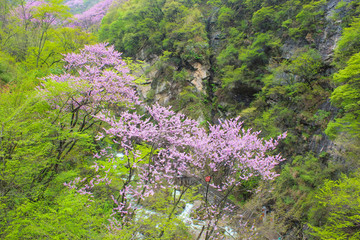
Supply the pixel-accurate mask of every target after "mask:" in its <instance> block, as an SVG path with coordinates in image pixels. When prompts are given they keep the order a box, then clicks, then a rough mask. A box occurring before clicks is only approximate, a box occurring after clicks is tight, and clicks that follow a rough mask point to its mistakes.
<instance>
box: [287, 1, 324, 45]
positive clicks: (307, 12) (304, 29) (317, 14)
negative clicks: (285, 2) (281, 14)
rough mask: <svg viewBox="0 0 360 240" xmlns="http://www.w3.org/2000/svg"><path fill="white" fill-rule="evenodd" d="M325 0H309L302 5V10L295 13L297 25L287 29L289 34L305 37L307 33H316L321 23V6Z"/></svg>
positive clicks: (294, 36) (322, 11) (322, 12)
mask: <svg viewBox="0 0 360 240" xmlns="http://www.w3.org/2000/svg"><path fill="white" fill-rule="evenodd" d="M325 4H326V0H319V1H314V0H313V1H311V3H309V4H305V5H303V6H302V10H301V11H300V12H299V13H298V14H297V15H296V23H297V27H294V28H290V29H289V35H290V36H291V37H293V38H299V37H305V36H306V34H308V33H313V34H314V33H317V31H318V30H319V29H320V26H321V24H322V22H321V20H322V17H323V14H324V10H323V6H324V5H325Z"/></svg>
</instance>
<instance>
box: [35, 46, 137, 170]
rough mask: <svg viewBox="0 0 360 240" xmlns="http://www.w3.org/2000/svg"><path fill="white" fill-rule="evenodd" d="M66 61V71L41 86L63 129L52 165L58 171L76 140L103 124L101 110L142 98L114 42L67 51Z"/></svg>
mask: <svg viewBox="0 0 360 240" xmlns="http://www.w3.org/2000/svg"><path fill="white" fill-rule="evenodd" d="M64 61H65V66H64V73H63V74H61V75H50V76H49V77H47V78H46V79H44V80H45V82H44V83H43V85H42V87H41V88H40V89H39V93H40V94H41V96H42V97H43V99H46V100H47V102H48V103H49V105H50V109H51V110H50V111H49V116H50V118H51V119H52V120H51V122H52V124H53V125H55V126H58V128H59V134H60V133H61V135H59V136H58V138H57V140H56V142H57V145H58V148H57V152H58V154H57V157H56V158H57V160H56V161H55V162H54V163H53V165H52V166H51V167H50V168H49V170H50V169H54V170H55V171H57V168H58V166H59V164H60V163H61V162H62V161H63V159H64V158H65V157H66V156H67V155H68V154H69V152H70V151H71V150H72V149H73V148H74V146H75V145H76V144H78V143H79V142H81V141H85V140H86V139H88V140H86V141H89V139H90V140H91V138H93V136H92V135H91V134H90V133H91V131H93V129H96V127H97V126H98V124H100V120H99V119H98V118H96V115H97V114H98V113H100V112H101V111H103V110H106V111H110V110H115V109H117V108H120V107H122V106H125V105H127V106H130V105H131V104H135V103H136V104H137V103H138V102H139V100H138V96H137V94H136V90H135V89H134V87H135V84H134V83H133V80H134V78H133V77H132V76H131V75H130V74H129V71H130V70H129V69H128V68H127V66H126V63H125V61H123V60H122V58H121V53H119V52H117V51H115V50H114V48H113V47H112V46H110V47H107V44H105V43H102V44H96V45H92V46H85V48H84V49H82V50H80V53H70V54H67V55H65V58H64ZM89 131H90V133H89V134H88V132H89ZM54 141H55V140H54Z"/></svg>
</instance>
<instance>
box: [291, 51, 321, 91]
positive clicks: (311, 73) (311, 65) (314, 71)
mask: <svg viewBox="0 0 360 240" xmlns="http://www.w3.org/2000/svg"><path fill="white" fill-rule="evenodd" d="M322 65H323V63H322V59H321V55H320V54H319V52H318V51H316V50H315V49H312V48H311V49H309V50H308V51H305V52H298V53H297V54H295V55H294V57H293V59H292V62H291V65H290V66H289V68H290V70H291V72H292V73H293V74H294V75H297V76H298V77H300V79H301V80H302V81H304V82H306V83H308V84H309V85H310V86H311V82H312V81H314V80H315V79H316V76H317V75H318V74H319V72H320V68H321V67H322Z"/></svg>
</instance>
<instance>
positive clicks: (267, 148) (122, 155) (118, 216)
mask: <svg viewBox="0 0 360 240" xmlns="http://www.w3.org/2000/svg"><path fill="white" fill-rule="evenodd" d="M64 60H65V62H66V66H65V69H66V73H64V74H62V75H59V76H56V75H52V76H50V77H48V78H47V80H48V82H49V83H56V84H65V86H66V87H68V88H70V90H69V91H65V93H62V92H63V91H62V92H56V90H54V88H53V87H52V86H53V85H52V84H48V85H47V84H45V85H44V87H43V89H42V90H41V92H42V93H43V94H44V96H45V97H47V99H48V101H49V103H50V104H51V106H53V109H54V110H56V111H54V112H56V119H55V120H56V121H58V120H57V119H63V118H62V117H61V115H62V114H63V115H66V114H68V118H67V119H69V120H70V121H68V122H67V123H65V122H64V123H63V121H62V124H63V126H64V128H67V129H69V133H70V132H75V131H77V132H78V133H79V132H80V133H81V132H83V131H85V130H86V129H88V128H90V127H92V126H93V125H94V124H96V123H98V124H99V126H100V123H101V124H102V126H103V128H102V130H101V131H99V132H98V135H97V137H96V140H97V141H98V142H99V145H103V146H104V147H103V149H102V150H100V151H97V152H96V153H95V154H94V159H95V161H94V165H93V168H94V169H95V171H96V172H97V175H96V176H95V177H94V178H92V179H80V178H77V179H75V180H74V181H72V182H69V183H65V185H66V186H68V187H70V188H75V189H77V192H78V193H80V194H86V195H89V200H90V201H94V199H95V197H94V195H93V193H92V191H93V188H94V187H95V186H96V185H99V184H107V185H109V184H111V183H112V182H113V181H116V183H117V184H118V186H117V188H118V189H119V191H118V193H117V194H116V195H112V196H111V198H112V200H113V202H114V204H115V207H114V209H113V215H112V219H109V221H110V225H109V229H111V230H112V231H121V230H122V229H123V228H124V227H125V226H129V225H131V224H133V223H134V221H135V220H134V219H135V218H134V216H135V215H136V211H137V209H138V208H139V206H140V205H139V204H140V203H141V201H142V200H144V199H145V198H147V197H149V196H151V195H153V194H154V192H156V191H158V190H159V189H174V188H177V189H181V193H180V195H179V196H175V194H174V201H173V203H172V204H173V206H172V210H171V211H170V213H169V215H168V217H167V220H166V221H171V219H173V218H174V210H175V208H176V206H177V205H178V204H179V202H180V200H181V199H182V197H183V196H184V194H185V192H186V191H188V190H189V189H190V188H192V185H191V184H190V185H188V186H181V183H179V181H178V180H179V178H181V177H182V176H195V178H197V179H200V180H199V182H200V183H201V184H202V185H205V186H206V189H207V191H206V193H205V194H204V195H205V196H204V198H203V199H204V202H205V204H203V206H202V207H201V209H199V211H202V212H203V213H204V214H202V216H201V217H200V220H202V221H203V222H204V223H205V224H204V226H203V229H202V231H201V233H200V235H199V237H200V236H201V235H202V234H205V238H206V239H211V238H212V237H213V236H216V234H220V231H219V228H218V227H217V226H218V224H219V221H220V219H223V218H225V217H226V212H229V211H231V204H229V202H228V200H227V198H228V196H229V195H230V194H231V192H232V191H233V189H234V188H235V187H237V186H239V185H241V184H242V183H243V182H244V181H247V180H248V179H249V178H251V177H253V176H258V177H261V178H263V179H264V180H271V179H274V178H275V177H276V176H277V174H276V173H274V171H273V169H274V167H275V166H276V165H277V164H278V163H279V162H280V161H282V160H283V159H282V158H281V156H280V155H272V154H271V153H272V151H273V150H275V147H276V145H277V144H278V141H279V140H280V139H283V138H284V137H285V135H286V134H283V135H280V136H279V137H278V138H277V139H270V140H267V141H265V140H263V139H261V138H260V137H259V132H252V131H251V130H244V129H243V128H242V123H241V122H240V121H239V118H236V119H230V120H225V121H222V122H220V124H217V125H211V124H209V127H208V129H205V128H203V127H200V126H199V124H198V122H196V121H195V120H191V119H189V118H187V117H186V116H185V115H183V114H180V113H175V112H174V111H172V110H171V109H170V108H166V107H162V106H160V105H158V104H155V105H152V106H146V105H145V104H144V103H142V102H141V101H140V100H139V98H138V96H137V94H136V91H135V89H134V87H135V84H134V83H133V80H134V79H133V78H132V77H131V76H129V70H128V68H127V67H126V64H125V62H124V61H123V60H122V59H121V54H120V53H118V52H116V51H114V49H113V47H106V44H98V45H95V46H86V47H85V49H84V50H81V51H80V54H75V53H73V54H68V55H66V57H65V59H64ZM56 84H55V85H56ZM54 92H55V93H56V94H54ZM54 96H55V97H54ZM116 106H121V109H122V110H119V108H116ZM114 109H117V110H118V111H113V110H114ZM62 141H63V142H60V143H59V146H67V147H68V148H69V149H70V150H71V148H72V147H71V146H72V145H73V144H76V138H70V139H65V140H62ZM68 151H69V150H68ZM65 154H66V153H65ZM59 160H60V159H59ZM209 187H211V189H215V190H216V191H218V192H220V193H221V196H222V197H221V199H219V200H217V201H213V200H211V199H210V198H209V196H208V189H209ZM165 230H166V224H165V225H163V226H161V227H160V228H159V229H158V234H159V235H158V236H157V237H161V236H162V235H163V233H164V231H165Z"/></svg>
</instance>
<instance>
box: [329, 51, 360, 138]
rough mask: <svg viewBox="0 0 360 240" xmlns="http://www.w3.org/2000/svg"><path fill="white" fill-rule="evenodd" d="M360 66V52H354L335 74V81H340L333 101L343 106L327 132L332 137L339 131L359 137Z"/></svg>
mask: <svg viewBox="0 0 360 240" xmlns="http://www.w3.org/2000/svg"><path fill="white" fill-rule="evenodd" d="M359 66H360V53H357V54H354V55H353V56H352V57H351V58H350V60H349V61H348V62H347V66H346V67H345V68H344V69H342V70H340V71H339V72H338V73H337V74H335V75H334V81H335V82H337V83H340V84H342V85H340V86H339V87H337V88H336V89H335V90H334V92H333V93H332V95H331V101H332V103H334V104H336V105H337V106H339V107H341V109H342V110H343V112H342V114H341V115H340V116H338V117H337V118H336V120H335V122H332V123H331V124H329V126H328V129H327V130H326V133H327V134H328V135H330V136H332V137H335V136H336V133H337V132H341V131H346V132H347V133H349V134H350V135H352V136H353V137H355V138H356V139H357V137H358V136H359V133H360V125H359V116H360V107H359V101H360V94H359V90H360V89H359V82H360V77H359V74H360V72H359Z"/></svg>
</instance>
